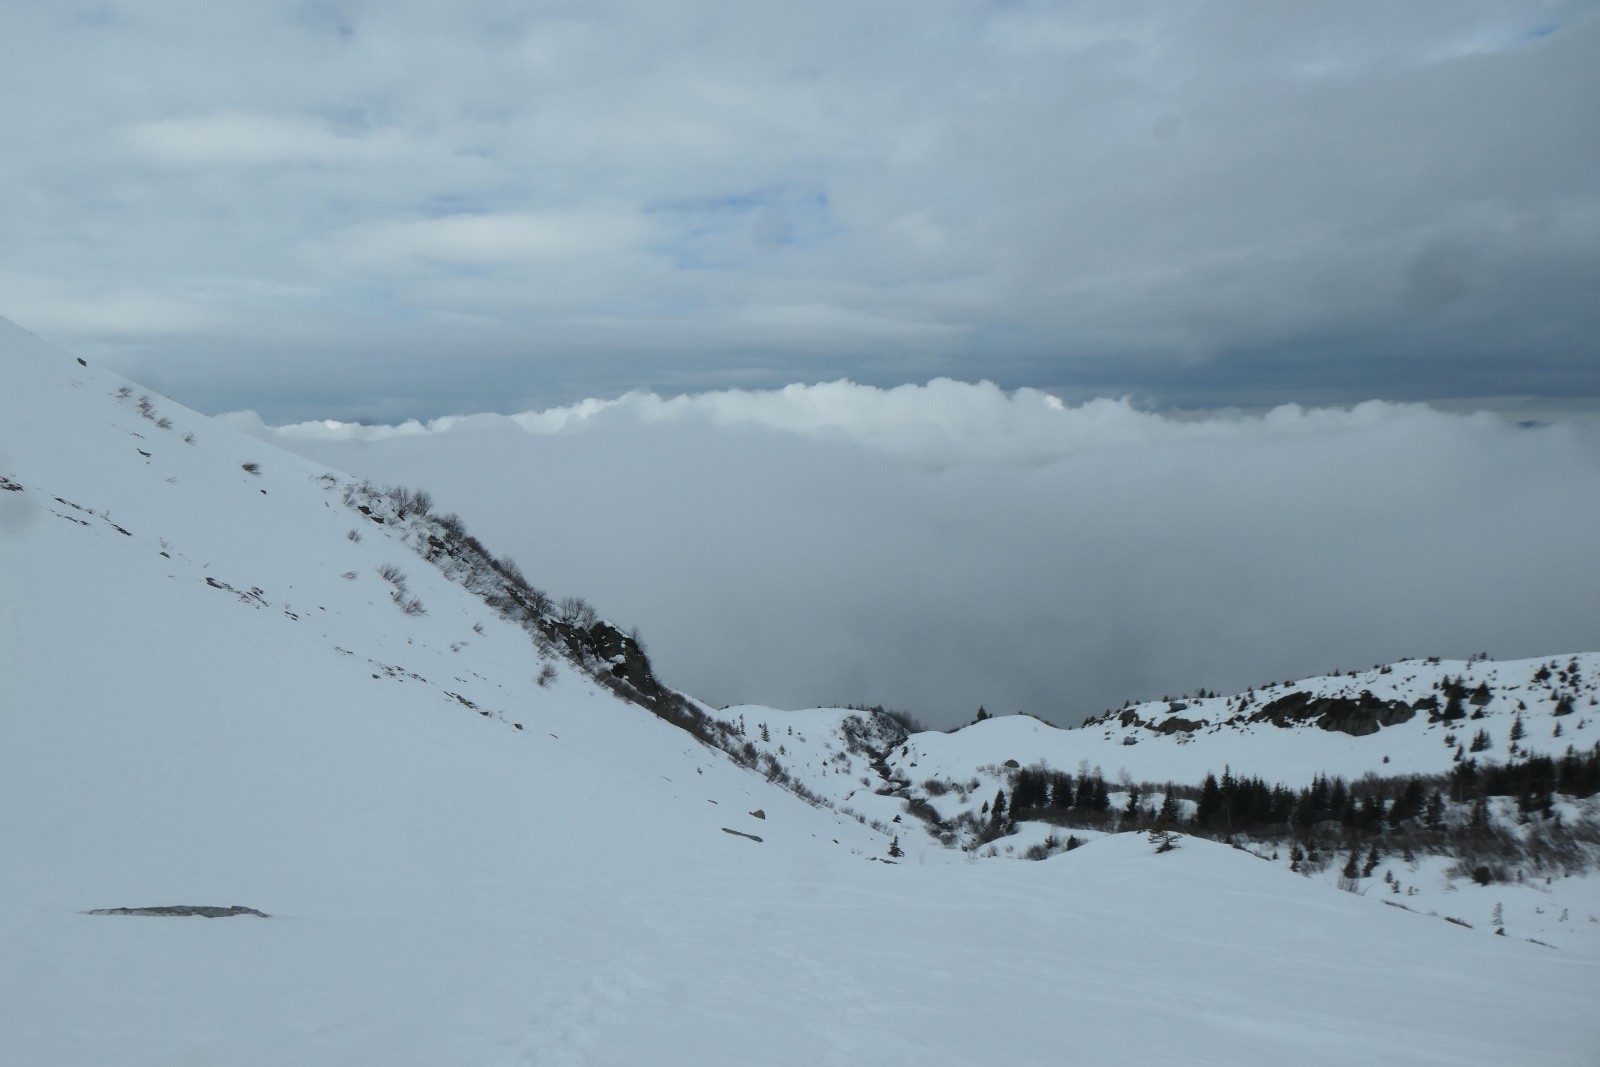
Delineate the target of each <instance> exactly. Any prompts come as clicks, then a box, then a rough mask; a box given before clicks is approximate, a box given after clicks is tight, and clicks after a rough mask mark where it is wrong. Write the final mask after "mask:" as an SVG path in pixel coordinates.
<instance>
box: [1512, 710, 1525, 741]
mask: <svg viewBox="0 0 1600 1067" xmlns="http://www.w3.org/2000/svg"><path fill="white" fill-rule="evenodd" d="M1525 732H1526V731H1525V730H1524V729H1523V728H1522V716H1521V715H1518V716H1517V717H1516V718H1515V719H1512V720H1511V740H1513V741H1521V740H1522V735H1523V734H1524V733H1525Z"/></svg>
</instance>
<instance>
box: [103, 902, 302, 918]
mask: <svg viewBox="0 0 1600 1067" xmlns="http://www.w3.org/2000/svg"><path fill="white" fill-rule="evenodd" d="M84 914H85V915H159V916H166V917H170V916H185V915H198V916H200V917H201V918H203V919H226V918H229V917H231V916H234V915H254V916H255V917H256V918H258V919H266V918H269V917H270V916H268V915H267V913H266V912H264V911H257V910H256V909H254V908H247V907H245V906H244V905H243V904H235V905H233V906H232V907H229V908H223V907H218V906H217V905H214V904H170V905H167V906H165V907H160V908H96V909H95V910H94V911H86V912H84Z"/></svg>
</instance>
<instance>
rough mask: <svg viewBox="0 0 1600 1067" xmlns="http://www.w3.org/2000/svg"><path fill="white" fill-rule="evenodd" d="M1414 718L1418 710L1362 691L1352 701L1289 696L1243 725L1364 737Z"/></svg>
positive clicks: (1398, 701) (1349, 699)
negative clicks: (1304, 727)
mask: <svg viewBox="0 0 1600 1067" xmlns="http://www.w3.org/2000/svg"><path fill="white" fill-rule="evenodd" d="M1416 714H1417V709H1416V708H1415V707H1413V706H1412V705H1410V704H1407V703H1405V702H1404V701H1401V700H1379V699H1378V698H1377V697H1375V696H1373V695H1372V694H1371V693H1370V692H1369V691H1367V690H1365V689H1363V690H1362V691H1361V695H1360V696H1357V697H1353V698H1352V697H1318V696H1313V695H1312V694H1310V693H1290V694H1289V695H1288V696H1286V697H1281V698H1279V699H1278V700H1274V701H1273V702H1272V703H1270V704H1268V705H1266V706H1265V707H1263V708H1262V709H1261V710H1260V711H1258V712H1256V713H1255V714H1254V715H1251V716H1250V717H1249V719H1248V720H1246V721H1248V722H1267V723H1271V724H1272V725H1273V726H1279V727H1288V726H1297V725H1300V724H1302V723H1314V724H1315V725H1316V726H1318V727H1320V728H1321V729H1323V730H1329V731H1338V732H1339V733H1343V734H1350V735H1351V736H1352V737H1364V736H1366V735H1367V734H1375V733H1377V732H1378V731H1379V730H1380V729H1382V728H1383V727H1385V726H1396V725H1398V724H1400V723H1403V722H1409V721H1410V720H1411V719H1412V717H1414V716H1415V715H1416Z"/></svg>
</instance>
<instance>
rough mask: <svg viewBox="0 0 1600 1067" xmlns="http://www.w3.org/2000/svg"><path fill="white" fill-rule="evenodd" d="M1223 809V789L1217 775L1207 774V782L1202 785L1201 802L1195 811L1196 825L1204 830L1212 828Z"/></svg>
mask: <svg viewBox="0 0 1600 1067" xmlns="http://www.w3.org/2000/svg"><path fill="white" fill-rule="evenodd" d="M1221 811H1222V790H1221V789H1220V788H1219V787H1218V786H1217V776H1216V775H1214V774H1207V775H1206V780H1205V783H1204V784H1203V785H1201V786H1200V803H1199V805H1198V806H1197V807H1196V808H1195V812H1194V824H1195V826H1197V827H1199V828H1200V829H1202V830H1209V829H1211V825H1212V823H1214V822H1215V821H1216V818H1217V815H1218V814H1219V813H1220V812H1221Z"/></svg>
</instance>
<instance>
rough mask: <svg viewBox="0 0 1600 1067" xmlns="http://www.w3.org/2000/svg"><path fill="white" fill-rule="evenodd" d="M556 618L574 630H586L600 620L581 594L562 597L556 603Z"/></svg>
mask: <svg viewBox="0 0 1600 1067" xmlns="http://www.w3.org/2000/svg"><path fill="white" fill-rule="evenodd" d="M556 619H557V620H558V621H559V622H562V623H565V624H566V625H568V626H570V627H572V628H573V629H574V630H587V629H589V627H591V626H593V625H594V624H595V623H596V622H598V621H600V617H599V616H598V615H597V614H595V610H594V608H593V607H591V606H590V604H589V602H588V601H587V600H585V599H583V597H581V596H569V597H562V598H561V602H560V603H559V604H557V605H556Z"/></svg>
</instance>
